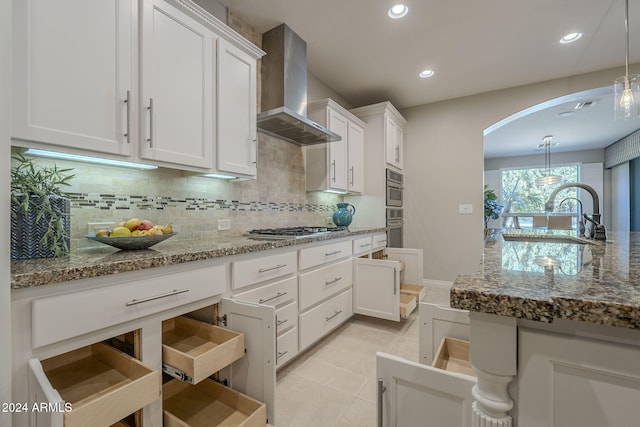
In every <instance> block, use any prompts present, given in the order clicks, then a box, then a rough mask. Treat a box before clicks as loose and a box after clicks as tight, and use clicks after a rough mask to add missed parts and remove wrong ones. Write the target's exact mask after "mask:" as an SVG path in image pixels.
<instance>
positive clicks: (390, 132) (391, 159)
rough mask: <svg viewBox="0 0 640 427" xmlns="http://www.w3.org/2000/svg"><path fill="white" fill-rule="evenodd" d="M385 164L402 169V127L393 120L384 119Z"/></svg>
mask: <svg viewBox="0 0 640 427" xmlns="http://www.w3.org/2000/svg"><path fill="white" fill-rule="evenodd" d="M385 125H386V126H385V128H386V130H385V137H386V147H387V164H389V165H391V166H395V167H397V168H398V169H402V127H401V126H399V125H398V124H397V123H396V122H395V121H394V120H393V118H391V117H389V116H386V118H385Z"/></svg>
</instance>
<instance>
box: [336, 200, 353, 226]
mask: <svg viewBox="0 0 640 427" xmlns="http://www.w3.org/2000/svg"><path fill="white" fill-rule="evenodd" d="M337 206H338V209H336V210H335V211H334V212H333V223H334V224H335V225H337V226H338V227H347V226H348V225H349V224H351V221H352V220H353V215H355V213H356V208H355V207H354V206H353V205H352V204H350V203H338V204H337Z"/></svg>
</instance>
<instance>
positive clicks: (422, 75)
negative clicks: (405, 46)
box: [418, 70, 436, 79]
mask: <svg viewBox="0 0 640 427" xmlns="http://www.w3.org/2000/svg"><path fill="white" fill-rule="evenodd" d="M435 73H436V72H435V71H433V70H422V71H420V73H418V76H419V77H420V78H423V79H426V78H428V77H432V76H433V75H434V74H435Z"/></svg>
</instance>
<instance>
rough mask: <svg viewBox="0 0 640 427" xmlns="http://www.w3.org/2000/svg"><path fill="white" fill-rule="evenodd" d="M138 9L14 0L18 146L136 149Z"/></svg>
mask: <svg viewBox="0 0 640 427" xmlns="http://www.w3.org/2000/svg"><path fill="white" fill-rule="evenodd" d="M136 8H137V2H136V1H134V0H68V1H65V2H55V1H48V0H21V1H14V2H13V22H14V25H13V95H12V98H13V100H12V116H13V119H12V130H11V136H12V137H13V138H14V139H15V140H20V141H21V142H17V145H30V146H36V145H38V144H48V145H53V146H58V147H68V148H71V149H72V151H73V150H87V151H91V152H100V153H108V154H115V155H118V156H129V155H131V154H132V153H133V149H132V142H133V139H132V138H133V137H134V132H135V128H134V126H133V120H134V118H133V115H134V114H135V112H134V105H132V103H133V102H135V101H134V98H135V96H136V95H135V94H136V90H137V87H136V79H135V78H134V76H135V74H134V66H135V55H136V49H135V46H136V43H137V20H136V16H137V15H136ZM127 100H129V102H128V103H127V102H126V101H127Z"/></svg>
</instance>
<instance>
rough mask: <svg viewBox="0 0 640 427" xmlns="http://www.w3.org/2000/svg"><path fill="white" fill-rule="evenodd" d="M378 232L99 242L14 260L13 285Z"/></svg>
mask: <svg viewBox="0 0 640 427" xmlns="http://www.w3.org/2000/svg"><path fill="white" fill-rule="evenodd" d="M376 232H386V228H361V229H350V230H345V231H334V232H331V233H328V234H323V235H317V236H310V237H306V238H300V239H283V240H260V239H250V238H247V237H244V236H229V237H224V238H219V239H216V240H191V239H169V240H166V241H164V242H161V243H158V244H157V245H155V246H153V247H152V248H149V249H144V250H134V251H121V250H118V249H116V248H113V247H110V246H106V245H102V244H98V245H96V246H95V247H91V248H86V249H80V250H76V251H73V252H72V253H71V254H70V255H68V256H65V257H61V258H38V259H27V260H11V288H12V289H21V288H32V287H36V286H43V285H48V284H53V283H60V282H67V281H71V280H79V279H86V278H91V277H99V276H105V275H109V274H116V273H124V272H130V271H137V270H143V269H146V268H154V267H162V266H169V265H176V264H182V263H185V262H191V261H199V260H206V259H214V258H220V257H227V256H233V255H240V254H247V253H253V252H259V251H265V250H269V249H276V248H283V247H296V246H299V245H304V244H308V243H314V242H320V241H324V240H331V239H338V238H344V237H352V236H357V235H360V234H370V233H376Z"/></svg>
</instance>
